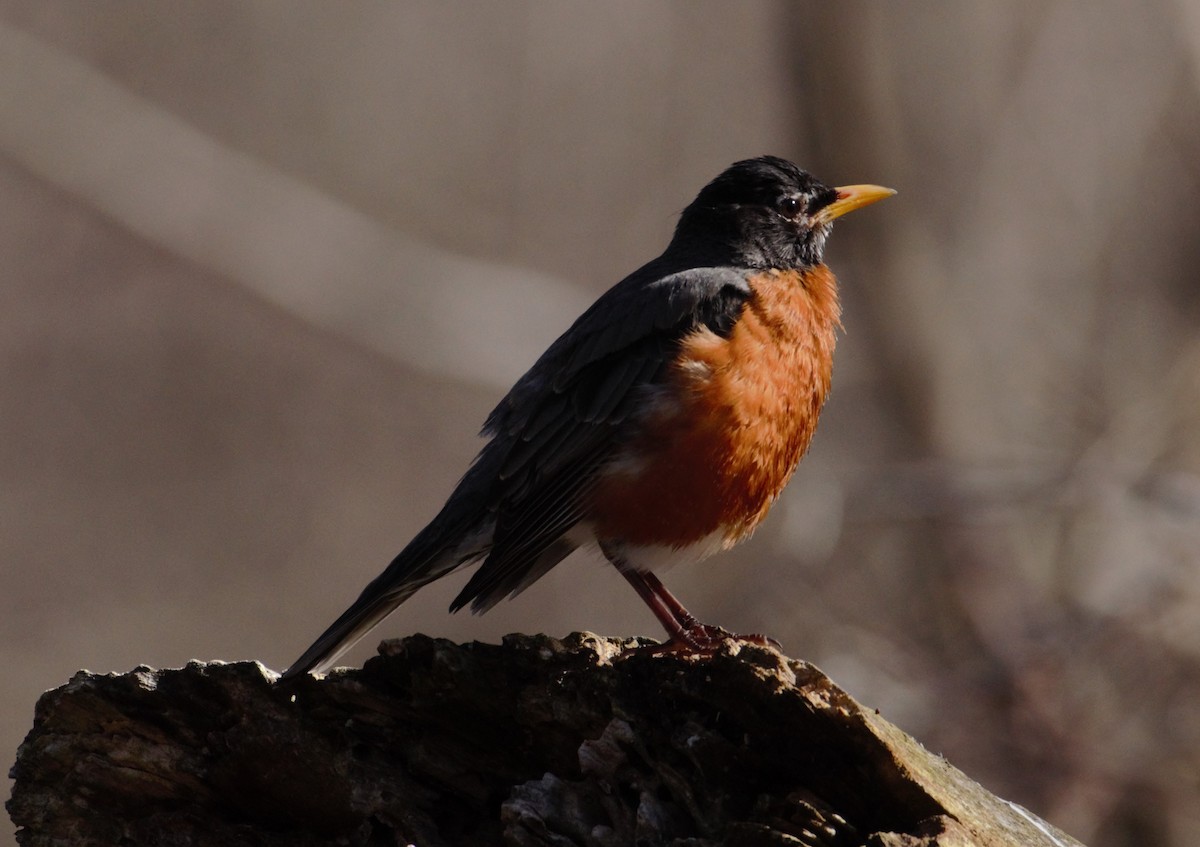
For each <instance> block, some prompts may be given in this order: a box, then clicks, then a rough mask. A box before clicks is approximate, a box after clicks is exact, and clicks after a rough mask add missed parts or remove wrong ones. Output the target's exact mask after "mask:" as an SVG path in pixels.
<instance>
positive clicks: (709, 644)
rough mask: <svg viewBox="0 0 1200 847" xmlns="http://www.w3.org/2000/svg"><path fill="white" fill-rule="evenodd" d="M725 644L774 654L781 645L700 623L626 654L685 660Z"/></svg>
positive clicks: (715, 650)
mask: <svg viewBox="0 0 1200 847" xmlns="http://www.w3.org/2000/svg"><path fill="white" fill-rule="evenodd" d="M727 641H734V642H739V643H742V644H753V645H754V646H756V647H770V648H772V649H775V650H779V651H782V650H783V645H781V644H780V643H779V642H778V641H776V640H775V639H774V638H771V637H770V636H768V635H760V634H758V633H751V634H748V635H741V634H738V633H734V632H729V631H728V630H726V629H722V628H721V627H719V626H712V625H711V624H706V623H700V622H699V621H695V622H693V623H691V624H690V625H688V626H686V627H684V628H683V629H681V630H680V631H679V632H678V633H676V634H675V635H674V636H673V637H672V638H670V639H668V640H667V641H664V642H663V643H662V644H649V645H647V646H645V647H635V648H634V649H632V650H630V651H628V654H627V655H645V656H662V655H667V654H671V655H684V656H689V655H690V656H711V655H712V654H713V653H716V652H717V651H718V650H720V649H721V646H722V645H723V644H725V643H726V642H727Z"/></svg>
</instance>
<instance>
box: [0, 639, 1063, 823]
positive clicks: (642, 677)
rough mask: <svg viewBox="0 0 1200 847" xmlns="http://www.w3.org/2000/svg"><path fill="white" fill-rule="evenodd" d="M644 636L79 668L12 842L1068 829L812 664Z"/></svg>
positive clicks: (45, 703) (747, 649)
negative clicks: (114, 669)
mask: <svg viewBox="0 0 1200 847" xmlns="http://www.w3.org/2000/svg"><path fill="white" fill-rule="evenodd" d="M637 643H639V642H637V641H636V640H618V639H608V638H601V637H598V636H595V635H591V634H588V633H577V634H575V635H572V636H570V637H568V638H566V639H564V640H558V639H554V638H550V637H548V636H524V635H514V636H509V637H508V638H506V639H504V641H503V643H501V644H499V645H490V644H479V643H472V644H454V643H452V642H449V641H445V640H438V639H432V638H428V637H424V636H414V637H411V638H405V639H403V640H398V641H388V642H384V644H383V645H382V646H381V648H380V655H379V656H377V657H375V658H373V659H371V660H370V661H368V662H367V663H366V665H365V666H364V667H363V668H362V669H361V670H348V671H337V672H334V673H332V674H330V675H328V676H326V677H325V678H323V679H315V678H312V677H306V678H304V679H301V680H299V681H298V682H297V683H296V684H294V685H292V686H289V687H287V688H283V687H281V686H279V685H276V684H274V683H275V680H276V678H277V674H275V673H274V672H273V671H270V670H268V669H267V668H265V667H263V666H262V665H260V664H258V663H255V662H239V663H232V664H225V663H220V662H213V663H200V662H192V663H190V664H188V665H187V666H186V667H183V668H180V669H173V670H153V669H151V668H148V667H139V668H137V669H135V670H133V671H131V672H129V673H125V674H120V675H112V674H109V675H97V674H91V673H88V672H85V671H81V672H79V673H77V674H76V675H75V676H74V677H73V678H72V679H71V680H70V682H68V683H67V684H66V685H64V686H62V687H61V688H58V689H55V690H53V691H49V692H47V693H46V694H44V695H43V696H42V697H41V699H40V700H39V702H38V704H37V708H36V714H35V719H34V726H33V729H32V730H31V731H30V733H29V735H28V737H27V738H26V739H25V741H24V743H23V744H22V745H21V747H20V749H19V751H18V754H17V761H16V764H15V765H14V767H13V768H12V774H11V775H12V777H13V778H14V779H15V786H14V790H13V795H12V799H11V800H10V801H9V803H8V804H7V806H8V810H9V813H10V814H11V816H12V819H13V822H14V823H15V824H16V825H17V827H18V832H17V840H18V843H19V844H21V845H24V847H49V845H63V844H71V845H104V847H111V845H121V844H130V845H141V844H155V845H176V844H178V845H202V846H203V845H212V846H213V847H217V845H235V844H236V845H246V844H252V845H264V847H273V846H274V845H291V847H295V846H296V845H316V844H341V845H384V844H388V845H390V844H398V845H407V844H414V845H420V847H437V845H459V844H471V845H488V844H497V845H499V844H505V845H519V846H520V847H524V845H531V846H532V845H538V847H570V845H587V847H616V845H634V844H638V845H672V847H705V846H706V845H717V844H726V845H735V847H759V845H763V847H765V845H776V846H778V845H793V847H849V845H868V847H923V845H943V847H949V845H955V847H961V846H962V845H977V847H1001V845H1004V847H1015V845H1021V847H1080V845H1079V842H1077V841H1075V840H1074V839H1072V838H1070V837H1069V836H1067V835H1065V834H1063V833H1062V832H1060V831H1059V830H1057V829H1055V828H1054V827H1052V826H1051V825H1049V824H1047V823H1045V822H1044V821H1041V820H1040V819H1038V818H1037V817H1036V816H1034V815H1033V814H1032V813H1030V812H1028V811H1026V810H1024V809H1022V808H1020V807H1019V806H1016V805H1014V804H1012V803H1008V802H1006V801H1004V800H1001V799H999V798H997V797H995V796H994V795H992V794H990V793H988V792H987V791H986V790H984V789H983V788H982V787H980V786H979V785H977V784H976V783H974V782H972V781H971V780H970V779H968V778H967V777H966V776H964V775H963V774H962V773H961V772H960V771H958V770H956V769H955V768H954V767H952V766H951V765H950V764H948V763H947V762H946V761H945V760H944V759H942V758H940V757H939V756H936V755H933V754H931V753H929V752H928V751H926V750H925V749H924V748H923V747H921V745H920V744H918V743H917V742H916V741H914V740H913V739H912V738H911V737H909V736H907V735H906V734H905V733H903V732H902V731H900V730H899V729H897V728H896V727H895V726H893V725H892V724H890V723H888V721H886V720H885V719H884V718H882V717H881V716H880V715H879V714H878V713H877V712H876V711H874V710H872V709H867V708H863V707H862V706H860V705H859V704H858V703H856V702H855V701H854V700H853V699H852V698H851V697H850V696H849V695H847V694H846V693H845V692H844V691H842V690H840V689H839V688H838V687H837V686H836V685H834V684H833V683H832V682H831V681H830V680H829V679H828V678H827V677H826V676H825V675H824V674H822V673H821V672H820V671H819V670H818V669H817V668H815V667H813V666H812V665H810V664H807V663H805V662H801V661H796V660H792V659H788V658H787V657H785V656H783V655H781V654H780V653H778V652H776V651H775V650H772V649H769V648H763V647H757V646H751V645H747V644H742V643H737V642H728V643H727V644H726V645H725V646H724V647H723V648H722V649H721V650H720V651H719V652H717V653H716V654H715V655H712V656H707V657H688V656H675V655H648V654H645V653H635V654H633V655H629V653H628V649H629V648H630V647H631V646H636V645H637Z"/></svg>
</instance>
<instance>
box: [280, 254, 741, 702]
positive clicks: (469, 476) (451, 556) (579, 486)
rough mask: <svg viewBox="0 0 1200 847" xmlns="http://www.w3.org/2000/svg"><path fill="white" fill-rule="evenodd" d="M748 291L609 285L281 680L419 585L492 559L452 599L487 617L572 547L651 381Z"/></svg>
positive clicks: (312, 665)
mask: <svg viewBox="0 0 1200 847" xmlns="http://www.w3.org/2000/svg"><path fill="white" fill-rule="evenodd" d="M749 296H750V286H749V283H748V281H747V277H746V274H745V272H743V271H739V270H736V269H733V268H690V269H688V268H677V267H672V266H670V264H669V262H668V261H667V260H665V259H662V258H660V259H657V260H655V261H654V262H651V263H650V264H648V265H646V266H644V267H643V268H641V269H640V270H638V271H636V272H634V273H633V274H631V275H630V276H628V277H626V278H625V279H624V280H622V281H621V282H620V283H618V284H617V285H615V286H613V288H611V289H609V291H608V292H607V293H605V294H604V295H603V296H602V297H600V299H599V300H597V301H596V302H595V303H594V304H593V305H592V307H591V308H589V309H588V310H587V311H586V312H584V313H583V315H581V316H580V317H579V319H578V320H577V321H576V322H575V323H574V324H573V325H572V327H571V328H570V329H569V330H568V331H567V332H565V333H563V335H562V336H561V337H560V338H559V339H558V340H557V341H556V342H555V343H554V344H552V345H551V346H550V348H549V349H548V350H547V351H546V352H545V353H544V354H543V355H542V356H541V358H539V359H538V361H537V362H536V363H535V364H534V366H533V367H532V368H530V369H529V371H528V372H527V373H526V374H525V375H524V376H523V377H521V379H520V380H518V381H517V383H516V385H514V386H513V388H512V390H511V391H509V393H508V394H507V395H506V396H505V398H504V399H503V400H501V401H500V403H499V405H497V406H496V408H495V409H494V410H493V411H492V413H491V414H490V415H489V416H488V418H487V421H486V423H485V424H484V428H483V434H484V435H485V436H489V437H490V441H489V442H488V443H487V444H486V445H485V446H484V448H483V449H482V450H481V451H480V453H479V455H478V456H477V457H476V458H475V461H474V462H473V463H472V465H471V468H470V469H469V470H468V471H467V473H466V475H464V477H463V479H462V480H461V481H460V482H459V484H458V486H457V487H456V488H455V490H454V492H453V493H452V494H451V495H450V498H449V499H448V500H447V501H446V505H445V506H444V507H443V508H442V510H441V512H439V513H438V515H437V517H435V518H434V519H433V521H432V522H430V524H429V525H428V526H427V527H425V529H423V530H422V531H421V532H420V533H418V534H417V536H416V537H415V538H413V540H412V541H411V542H410V543H409V544H408V546H406V547H405V548H404V550H403V551H401V553H400V554H399V555H398V556H396V558H395V559H393V560H392V563H391V564H390V565H388V567H387V569H386V570H384V572H383V573H382V574H380V575H379V576H378V577H376V578H375V579H374V580H373V581H372V582H371V583H370V584H369V585H367V587H366V588H365V589H364V590H363V592H362V594H361V595H360V596H359V598H358V600H356V601H355V603H354V604H353V605H352V606H351V607H350V608H349V609H347V610H346V611H345V612H344V613H343V614H342V616H341V617H339V618H338V619H337V620H336V621H334V623H333V624H332V625H331V626H330V627H329V628H328V629H327V630H326V631H325V632H324V633H323V634H322V635H321V637H320V638H318V639H317V641H316V642H315V643H314V644H313V645H312V646H311V647H310V648H309V649H308V650H307V651H305V653H304V655H302V656H301V657H300V658H299V659H297V660H296V662H294V663H293V664H292V666H291V667H290V668H288V670H287V672H286V673H285V674H284V679H293V678H295V677H297V676H300V675H301V674H304V673H306V672H308V671H311V670H323V669H325V668H327V667H329V666H330V665H332V663H333V662H334V661H335V660H336V659H337V657H338V656H340V655H341V654H342V653H343V652H345V650H347V649H349V647H350V646H351V645H353V644H354V642H355V641H357V640H358V639H359V638H361V637H362V636H363V635H365V634H366V633H367V632H368V631H369V630H370V629H371V628H372V627H373V626H375V625H376V624H377V623H379V621H381V620H383V618H384V617H386V616H387V615H388V614H389V613H390V612H391V611H392V610H393V609H395V607H396V606H398V605H399V604H400V603H402V602H404V601H405V600H407V599H408V598H409V597H410V596H412V594H413V593H414V592H416V591H417V590H418V589H419V588H421V587H422V586H424V585H426V584H428V583H429V582H432V581H433V580H435V579H438V578H440V577H442V576H445V575H446V574H448V573H450V572H451V571H453V570H455V569H457V568H458V567H461V566H462V565H465V564H469V563H470V562H473V561H476V560H478V559H480V558H483V557H485V556H486V559H485V560H484V563H483V565H482V566H481V567H480V568H479V570H478V571H477V572H476V573H475V574H474V576H473V577H472V578H471V580H470V581H469V582H468V583H467V585H466V587H465V588H464V589H463V590H462V592H461V593H460V594H459V595H458V597H457V598H455V600H454V603H453V604H452V606H451V609H452V610H456V609H458V608H461V607H462V606H465V605H467V604H468V603H469V604H471V607H472V609H474V610H475V611H485V610H487V609H488V608H490V607H491V606H492V605H494V604H495V603H496V602H497V601H498V600H499V599H501V598H503V597H504V596H506V595H510V594H515V593H518V592H520V591H521V590H522V589H524V588H525V587H526V586H528V585H530V584H531V583H532V582H533V581H535V580H536V579H537V578H538V577H539V576H541V575H542V574H544V573H545V572H546V571H548V570H549V569H550V568H551V567H553V566H554V565H555V564H557V563H558V562H559V561H560V560H562V559H563V558H564V557H565V556H566V555H568V554H569V553H570V552H571V550H573V549H574V544H573V543H571V542H570V541H568V540H567V539H565V538H564V537H563V536H564V533H566V532H567V531H568V530H569V529H570V528H571V527H572V526H573V525H575V524H576V523H578V522H579V520H580V519H581V518H582V514H581V509H582V501H583V494H584V493H585V491H586V488H587V485H588V484H589V483H590V482H591V480H592V479H593V478H594V475H595V474H596V472H597V470H598V468H599V467H600V466H601V464H602V463H603V462H604V461H605V460H606V459H607V458H608V457H609V456H610V455H611V453H612V451H613V450H614V448H615V447H616V446H617V444H618V443H619V438H620V432H621V429H622V427H623V425H624V424H626V423H627V422H628V420H629V419H630V416H631V415H633V414H634V412H635V411H636V408H637V401H638V398H639V396H641V395H640V392H641V391H642V390H643V389H644V387H645V386H648V385H652V384H654V383H655V382H657V381H658V380H660V379H662V375H663V369H664V367H665V364H666V362H668V361H669V360H670V358H671V354H672V353H673V352H674V350H675V349H676V347H677V345H678V344H679V341H680V339H681V338H683V337H684V336H685V335H686V334H687V333H689V332H691V331H693V330H694V329H696V328H697V327H701V326H707V327H709V328H710V329H712V330H714V331H716V332H719V333H722V334H724V333H725V332H727V331H728V330H729V328H730V327H732V325H733V323H734V322H735V321H736V319H737V316H738V315H739V314H740V313H741V309H742V306H743V305H744V303H745V301H746V299H747V298H748V297H749Z"/></svg>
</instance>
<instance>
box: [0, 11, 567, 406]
mask: <svg viewBox="0 0 1200 847" xmlns="http://www.w3.org/2000/svg"><path fill="white" fill-rule="evenodd" d="M0 152H3V153H5V154H7V155H9V156H12V157H13V158H14V159H16V160H17V161H18V162H20V163H21V164H22V165H24V166H25V167H26V168H28V169H29V170H30V171H32V172H33V173H35V174H37V175H38V176H40V177H42V178H43V179H46V180H48V181H49V182H51V183H52V184H54V185H57V186H58V187H60V188H61V189H63V190H64V191H67V192H69V193H70V194H72V195H74V196H76V197H77V198H79V199H81V200H83V201H84V202H86V203H89V204H91V205H92V206H94V207H95V208H96V209H98V210H100V211H102V212H104V213H105V214H106V215H108V216H110V217H112V218H114V219H115V220H116V221H118V222H119V223H120V224H122V225H123V226H125V227H127V228H128V229H130V230H131V231H133V232H136V233H138V234H139V235H140V236H142V237H143V238H146V239H148V240H149V241H151V242H153V243H155V244H158V245H160V246H162V247H163V248H165V249H167V250H170V251H172V252H174V253H176V254H177V255H181V256H183V257H185V258H187V259H188V260H190V261H193V262H196V263H198V264H200V265H202V266H204V267H207V268H210V269H212V270H215V271H217V272H219V273H221V274H223V275H224V276H226V277H228V278H230V279H232V280H235V281H236V282H238V283H241V284H242V285H244V286H246V287H247V288H250V289H252V290H254V291H255V292H257V293H258V294H259V295H261V296H263V297H265V298H267V299H268V300H271V301H272V302H274V303H276V304H278V305H280V306H283V307H284V308H285V309H287V310H289V311H291V312H293V313H295V314H296V315H298V316H300V317H301V318H303V319H304V320H306V321H309V322H311V323H314V324H316V325H318V326H321V327H324V328H326V329H330V330H333V331H335V332H337V333H340V334H342V335H345V336H347V337H349V338H351V339H354V340H356V341H359V342H362V343H365V344H367V345H369V346H371V347H373V348H375V349H377V350H379V351H381V352H383V353H384V354H386V355H388V356H392V357H394V358H396V359H399V360H401V361H403V362H405V363H407V364H409V365H411V366H413V367H415V368H418V369H421V370H425V371H427V372H431V373H440V374H445V375H448V376H451V377H453V378H455V379H459V380H464V381H471V382H482V383H492V384H495V385H497V386H507V385H508V384H509V383H511V381H512V380H513V379H514V378H515V377H516V376H518V375H519V373H520V371H521V369H522V368H523V367H524V366H527V365H528V364H530V363H532V362H533V360H534V359H535V358H536V356H537V355H538V354H539V353H540V352H541V350H542V349H543V348H544V347H545V346H546V344H547V343H548V342H549V341H550V340H552V339H551V338H550V337H549V336H544V337H543V336H542V335H540V333H546V332H552V331H553V328H554V327H565V326H567V324H568V323H569V322H570V321H571V320H572V319H573V318H574V317H575V315H577V314H578V313H579V312H580V311H582V309H583V307H584V306H585V305H586V303H585V301H584V297H583V295H582V293H581V292H578V291H576V290H574V289H572V288H571V287H570V286H569V285H567V284H564V283H563V282H561V281H559V280H556V279H553V278H550V277H547V276H545V275H542V274H538V273H535V272H532V271H529V270H526V269H521V268H512V267H505V266H501V265H496V264H491V263H485V262H479V261H472V260H469V259H466V258H462V257H459V256H455V255H452V254H449V253H446V252H444V251H439V250H436V249H434V248H431V247H429V246H426V245H423V244H419V243H417V242H415V241H414V240H412V239H409V238H405V237H404V236H402V235H400V234H398V233H396V232H395V231H393V230H391V229H389V228H388V227H386V226H384V225H382V224H380V223H379V222H378V221H376V220H374V219H372V218H371V217H369V216H368V215H365V214H363V213H361V212H358V211H356V210H355V209H353V208H350V207H349V206H346V205H345V204H342V203H340V202H338V201H337V200H335V199H334V198H332V197H330V196H329V195H327V194H323V193H321V192H320V191H318V190H316V189H314V188H313V187H311V186H309V185H306V184H305V183H303V182H301V181H299V180H297V179H294V178H292V177H290V176H287V175H286V174H283V173H281V172H279V171H277V170H274V169H272V168H271V167H270V166H268V165H267V164H265V163H263V162H261V161H259V160H256V159H254V158H252V157H250V156H247V155H245V154H243V153H240V152H238V151H236V150H232V149H230V148H228V147H225V146H222V145H221V144H220V143H218V142H217V141H215V140H214V139H212V138H210V137H209V136H207V135H205V134H203V133H201V132H199V131H198V130H196V129H195V128H194V127H192V126H190V125H189V124H187V123H186V122H185V121H183V120H180V119H179V118H176V117H174V116H172V115H171V114H169V113H168V112H167V111H166V110H164V109H161V108H159V107H158V106H156V105H155V104H154V103H152V102H150V101H148V100H145V99H143V98H140V97H137V96H136V95H134V94H131V93H130V92H129V91H127V90H125V89H124V88H122V87H121V86H120V85H118V84H116V83H114V82H112V81H111V80H109V79H107V78H106V77H105V76H104V75H102V74H101V73H100V72H98V71H97V70H95V69H94V68H91V67H89V66H88V65H86V64H84V63H83V62H80V61H79V60H78V59H76V58H74V57H72V56H70V55H68V54H66V53H63V52H61V51H58V50H56V49H54V48H53V47H51V46H49V45H47V44H44V43H42V42H40V41H38V40H37V39H35V38H33V37H31V36H29V35H27V34H25V33H23V32H21V31H19V30H17V29H15V28H13V27H11V26H8V25H5V24H3V23H0ZM512 303H520V304H521V308H520V309H513V308H511V304H512ZM538 328H541V329H538Z"/></svg>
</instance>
